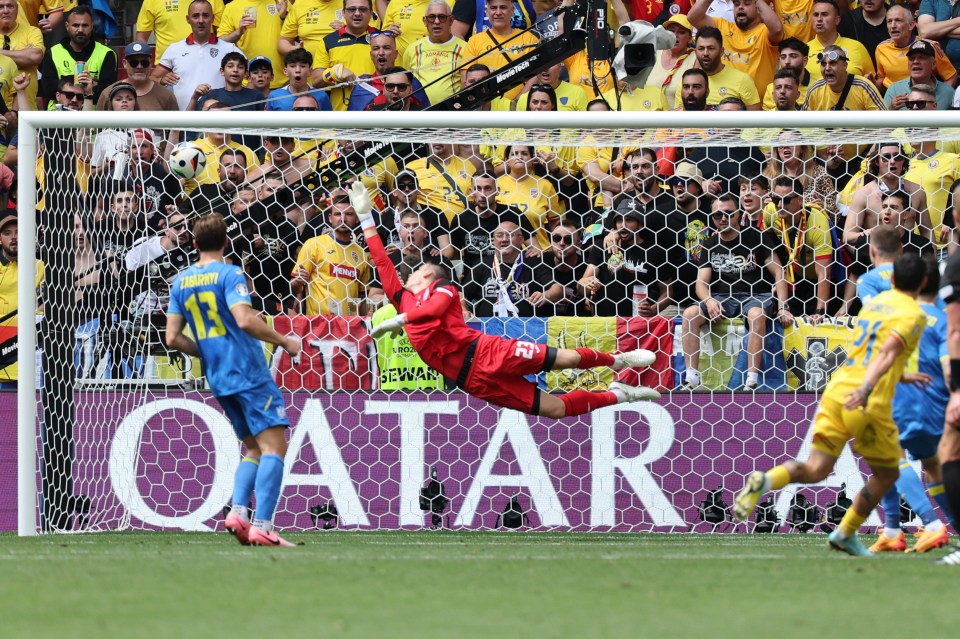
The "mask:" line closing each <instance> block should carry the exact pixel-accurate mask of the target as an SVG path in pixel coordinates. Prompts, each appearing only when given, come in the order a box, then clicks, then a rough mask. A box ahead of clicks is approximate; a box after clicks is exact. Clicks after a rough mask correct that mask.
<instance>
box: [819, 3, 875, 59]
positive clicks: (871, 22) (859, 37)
mask: <svg viewBox="0 0 960 639" xmlns="http://www.w3.org/2000/svg"><path fill="white" fill-rule="evenodd" d="M839 31H840V35H842V36H843V37H845V38H850V39H851V40H856V41H857V42H859V43H860V44H862V45H863V46H864V48H865V49H866V50H867V53H869V54H870V57H871V58H872V59H873V64H874V66H876V64H877V47H878V46H879V45H880V43H881V42H883V41H884V40H886V39H887V38H889V37H890V31H889V30H888V29H887V4H886V2H885V1H884V0H861V2H860V6H859V7H857V8H856V9H852V10H850V11H847V12H846V13H845V14H843V17H842V18H841V19H840V29H839ZM808 39H809V38H808Z"/></svg>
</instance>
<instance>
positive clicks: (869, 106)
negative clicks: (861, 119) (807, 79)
mask: <svg viewBox="0 0 960 639" xmlns="http://www.w3.org/2000/svg"><path fill="white" fill-rule="evenodd" d="M818 4H820V3H818ZM816 59H817V64H818V66H819V73H818V76H819V77H820V79H819V80H817V81H816V82H814V83H813V84H811V85H810V90H809V91H808V92H807V99H806V101H804V103H803V110H804V111H836V110H842V111H886V110H887V105H886V104H884V102H883V98H881V97H880V94H879V93H878V92H877V87H876V86H874V84H873V82H871V81H870V80H868V79H866V78H864V77H861V76H859V75H856V74H854V73H851V72H850V71H849V69H848V63H849V60H850V59H849V58H848V57H847V52H846V51H845V50H844V49H843V48H841V47H839V46H837V45H835V44H831V45H830V46H828V47H825V48H824V49H823V51H821V52H820V53H818V54H817V58H816ZM867 59H868V60H869V58H867ZM871 65H872V63H871ZM809 68H810V67H807V69H808V70H809ZM812 75H813V74H811V76H812ZM848 78H852V80H850V90H849V91H848V92H847V95H846V98H845V99H844V101H843V104H842V105H838V103H839V102H840V96H841V95H843V93H844V88H845V87H846V85H847V79H848Z"/></svg>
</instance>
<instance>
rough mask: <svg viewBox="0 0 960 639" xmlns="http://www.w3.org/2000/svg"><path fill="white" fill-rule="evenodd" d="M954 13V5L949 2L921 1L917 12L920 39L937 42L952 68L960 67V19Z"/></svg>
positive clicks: (945, 0) (949, 0) (955, 9)
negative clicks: (959, 29) (958, 30)
mask: <svg viewBox="0 0 960 639" xmlns="http://www.w3.org/2000/svg"><path fill="white" fill-rule="evenodd" d="M956 12H957V8H956V3H955V2H951V0H921V2H920V9H919V10H918V11H917V29H918V31H919V34H920V37H921V38H927V39H928V40H936V41H937V42H939V43H940V46H942V47H943V50H944V53H946V54H947V57H948V58H950V62H952V63H953V66H954V68H956V67H957V66H960V34H958V33H957V26H958V24H960V18H958V17H957V13H956Z"/></svg>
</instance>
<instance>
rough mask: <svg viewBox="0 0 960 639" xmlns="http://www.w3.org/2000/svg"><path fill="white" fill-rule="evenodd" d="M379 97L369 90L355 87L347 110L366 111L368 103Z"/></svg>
mask: <svg viewBox="0 0 960 639" xmlns="http://www.w3.org/2000/svg"><path fill="white" fill-rule="evenodd" d="M375 97H377V96H375V95H373V94H372V93H370V92H369V91H358V90H356V89H354V90H353V91H351V92H350V104H348V105H347V111H365V110H366V109H367V105H368V104H370V103H371V102H373V99H374V98H375Z"/></svg>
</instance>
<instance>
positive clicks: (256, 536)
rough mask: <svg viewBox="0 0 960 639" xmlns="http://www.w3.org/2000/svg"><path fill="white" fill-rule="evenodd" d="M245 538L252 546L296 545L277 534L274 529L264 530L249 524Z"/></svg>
mask: <svg viewBox="0 0 960 639" xmlns="http://www.w3.org/2000/svg"><path fill="white" fill-rule="evenodd" d="M247 539H249V540H250V544H251V545H253V546H296V544H291V543H290V542H289V541H287V540H286V539H284V538H283V537H281V536H280V535H278V534H277V531H276V530H271V531H270V532H264V531H262V530H260V529H259V528H257V527H256V526H250V531H249V532H248V533H247Z"/></svg>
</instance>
